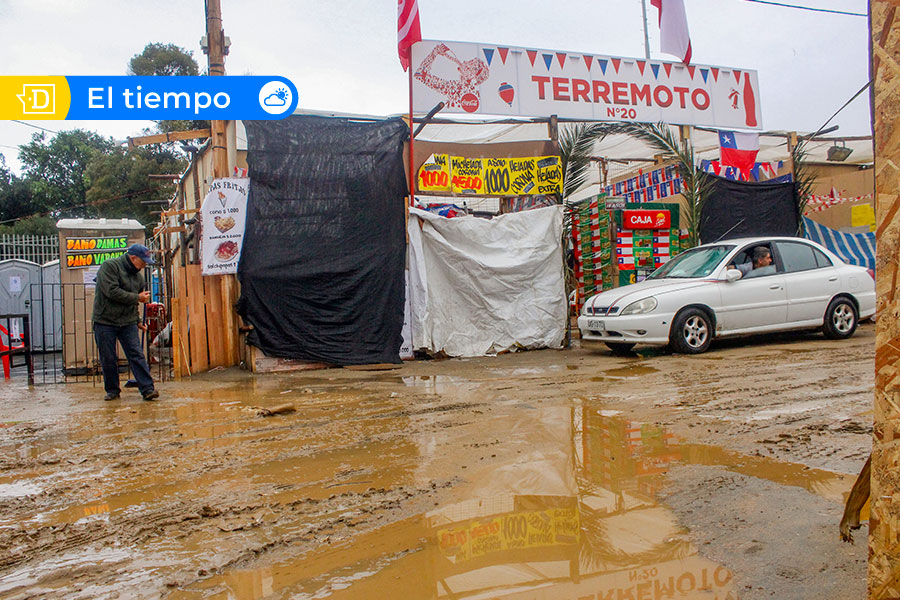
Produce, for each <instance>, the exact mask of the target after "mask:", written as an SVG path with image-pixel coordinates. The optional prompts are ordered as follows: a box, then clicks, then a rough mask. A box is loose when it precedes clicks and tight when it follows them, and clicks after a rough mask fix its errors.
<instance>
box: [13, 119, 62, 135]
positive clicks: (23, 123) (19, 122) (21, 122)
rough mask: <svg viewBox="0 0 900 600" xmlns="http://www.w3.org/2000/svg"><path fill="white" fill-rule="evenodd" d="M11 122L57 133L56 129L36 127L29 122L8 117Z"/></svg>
mask: <svg viewBox="0 0 900 600" xmlns="http://www.w3.org/2000/svg"><path fill="white" fill-rule="evenodd" d="M10 121H12V122H13V123H18V124H20V125H27V126H28V127H34V128H35V129H40V130H41V131H46V132H47V133H59V132H58V131H53V130H52V129H47V128H46V127H38V126H37V125H32V124H31V123H26V122H25V121H16V120H15V119H10Z"/></svg>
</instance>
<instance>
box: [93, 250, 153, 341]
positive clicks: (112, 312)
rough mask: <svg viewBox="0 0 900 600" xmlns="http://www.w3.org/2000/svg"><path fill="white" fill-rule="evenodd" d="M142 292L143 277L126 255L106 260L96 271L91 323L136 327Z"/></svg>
mask: <svg viewBox="0 0 900 600" xmlns="http://www.w3.org/2000/svg"><path fill="white" fill-rule="evenodd" d="M143 289H144V276H143V275H142V274H141V272H140V271H139V270H138V269H137V267H135V266H134V265H133V264H132V262H131V259H129V258H128V255H127V254H123V255H122V256H120V257H118V258H113V259H111V260H107V261H106V262H104V263H103V264H102V265H100V270H99V271H98V272H97V288H96V290H95V291H94V323H101V324H103V325H115V326H117V327H121V326H123V325H136V324H137V323H138V322H140V318H139V317H138V311H137V306H138V294H139V293H140V292H141V291H143Z"/></svg>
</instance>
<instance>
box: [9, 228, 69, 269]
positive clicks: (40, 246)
mask: <svg viewBox="0 0 900 600" xmlns="http://www.w3.org/2000/svg"><path fill="white" fill-rule="evenodd" d="M9 258H18V259H22V260H30V261H31V262H36V263H37V264H39V265H42V264H44V263H46V262H49V261H51V260H56V259H57V258H59V237H57V236H54V235H19V234H4V235H0V260H6V259H9Z"/></svg>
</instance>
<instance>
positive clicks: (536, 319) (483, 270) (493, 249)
mask: <svg viewBox="0 0 900 600" xmlns="http://www.w3.org/2000/svg"><path fill="white" fill-rule="evenodd" d="M562 211H563V209H562V207H561V206H550V207H546V208H539V209H535V210H529V211H524V212H520V213H512V214H507V215H502V216H499V217H497V218H495V219H493V220H486V219H480V218H477V217H456V218H453V219H447V218H445V217H440V216H437V215H434V214H432V213H429V212H426V211H422V210H418V209H415V208H411V209H410V219H409V269H410V271H409V274H410V281H409V298H410V306H411V310H412V322H411V325H412V335H413V347H414V348H416V349H427V350H429V351H431V352H441V351H443V352H444V353H446V354H447V355H449V356H484V355H490V354H496V353H498V352H502V351H504V350H514V349H516V348H520V347H521V348H529V349H530V348H559V347H561V346H562V342H563V337H564V335H565V325H566V316H567V306H566V294H565V281H564V274H563V254H562V228H563V222H562V221H563V218H562V215H563V212H562ZM420 225H421V226H420Z"/></svg>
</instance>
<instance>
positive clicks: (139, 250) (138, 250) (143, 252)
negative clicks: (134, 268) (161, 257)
mask: <svg viewBox="0 0 900 600" xmlns="http://www.w3.org/2000/svg"><path fill="white" fill-rule="evenodd" d="M128 254H130V255H131V256H137V257H138V258H139V259H141V260H142V261H144V262H145V263H147V264H148V265H155V264H156V261H155V260H153V255H152V254H150V249H149V248H148V247H147V246H144V245H141V244H132V245H131V246H129V247H128Z"/></svg>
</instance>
